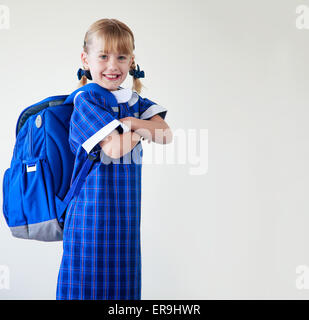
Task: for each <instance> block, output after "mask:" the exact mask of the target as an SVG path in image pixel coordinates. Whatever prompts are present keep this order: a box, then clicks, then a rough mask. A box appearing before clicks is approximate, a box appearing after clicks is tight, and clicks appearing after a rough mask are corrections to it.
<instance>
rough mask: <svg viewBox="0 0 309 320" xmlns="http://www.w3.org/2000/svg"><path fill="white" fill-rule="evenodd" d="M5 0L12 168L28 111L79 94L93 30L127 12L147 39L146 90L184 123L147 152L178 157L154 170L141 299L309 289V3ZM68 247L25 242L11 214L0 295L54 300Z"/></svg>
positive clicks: (0, 223)
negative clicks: (15, 233) (304, 11)
mask: <svg viewBox="0 0 309 320" xmlns="http://www.w3.org/2000/svg"><path fill="white" fill-rule="evenodd" d="M0 5H6V6H7V7H8V8H9V15H10V21H9V23H10V24H9V28H8V29H3V28H2V29H0V49H1V50H0V70H1V77H0V106H1V112H2V116H1V117H0V137H1V149H0V152H1V158H0V168H1V169H0V171H1V177H2V178H3V174H4V171H5V169H6V168H8V167H9V165H10V161H11V158H12V152H13V147H14V143H15V126H16V122H17V119H18V116H19V114H20V113H21V112H22V110H23V109H24V108H26V107H27V106H29V105H31V104H33V103H36V102H38V101H40V100H42V99H44V98H46V97H48V96H52V95H61V94H69V93H70V92H72V91H73V90H75V89H76V85H77V77H76V72H77V70H78V68H79V67H81V66H82V65H81V62H80V52H81V49H82V43H83V38H84V34H85V32H86V30H87V28H88V27H89V26H90V24H91V23H93V22H94V21H96V20H98V19H101V18H116V19H119V20H121V21H123V22H125V23H126V24H128V26H129V27H130V28H131V29H132V31H133V32H134V35H135V38H136V50H135V54H136V62H137V63H138V64H139V65H140V67H141V69H142V70H144V71H145V75H146V78H145V79H142V80H143V83H144V85H145V86H146V87H147V89H146V90H144V91H143V92H142V93H141V95H142V96H143V97H147V98H149V99H151V100H153V101H155V102H157V103H158V104H160V105H162V106H164V107H166V108H167V109H168V113H167V116H166V119H165V120H166V121H167V123H168V124H169V125H170V127H171V129H172V130H173V131H174V132H175V133H177V134H175V135H174V143H173V144H170V145H166V146H161V145H154V144H152V145H148V144H147V143H144V142H143V146H144V160H145V162H147V159H148V160H149V158H150V156H151V155H152V154H153V151H156V152H157V153H158V154H163V153H165V152H166V153H168V152H170V153H171V154H174V155H176V157H175V159H174V161H173V162H171V163H168V162H167V161H163V162H161V163H155V162H151V161H149V163H144V166H143V181H142V185H143V189H142V299H253V298H257V299H274V298H279V299H280V298H284V299H286V298H291V299H296V298H299V299H308V298H309V290H308V288H307V289H306V288H304V289H301V288H302V279H304V277H305V273H302V274H297V273H296V269H297V267H299V266H304V267H300V268H303V269H302V270H305V269H307V268H309V233H308V232H307V230H308V228H309V215H308V209H309V203H308V200H307V199H308V192H309V185H308V180H309V166H308V163H309V149H308V143H309V126H308V124H307V122H308V116H309V112H308V101H309V90H308V85H309V64H308V56H309V52H308V51H309V26H308V29H300V26H301V25H302V24H303V25H305V23H307V24H309V21H307V22H306V21H305V20H304V19H302V20H299V25H297V23H296V21H297V18H298V16H299V14H297V13H296V10H297V7H298V6H299V5H305V6H308V8H309V0H302V1H295V0H284V1H282V0H271V1H269V0H261V1H253V0H250V1H248V0H234V1H229V0H223V1H214V0H212V1H210V0H193V1H184V0H157V1H140V0H131V1H123V0H118V1H98V0H88V1H80V0H75V1H73V0H71V1H60V0H54V1H38V0H37V1H34V0H28V1H17V0H4V1H2V2H1V4H0ZM308 10H309V9H308ZM131 84H132V78H131V77H129V78H128V79H127V80H126V83H125V84H124V86H127V87H131ZM189 129H191V132H193V133H195V134H196V137H197V141H195V140H194V139H193V140H192V139H191V138H190V136H189V132H190V131H189ZM202 129H203V130H202ZM178 133H179V134H178ZM207 134H208V140H207ZM188 146H191V147H192V149H190V148H188ZM176 147H177V148H176ZM195 147H196V148H197V149H196V148H195ZM176 150H181V151H182V152H183V155H184V158H183V159H184V161H183V162H181V161H180V160H181V159H180V156H178V154H176ZM207 151H208V153H207ZM192 168H200V170H197V171H198V172H199V174H195V175H193V174H192V171H191V170H192ZM1 208H2V195H1ZM61 254H62V243H61V242H58V243H43V242H36V241H29V240H21V239H16V238H13V237H12V236H11V234H10V231H9V229H8V227H7V226H6V224H5V220H4V218H3V216H2V215H1V217H0V266H2V267H3V266H6V267H7V268H8V270H9V288H8V289H7V288H3V287H2V288H1V289H0V299H55V296H56V282H57V275H58V269H59V266H60V259H61ZM305 280H306V281H309V277H308V275H307V277H306V279H305Z"/></svg>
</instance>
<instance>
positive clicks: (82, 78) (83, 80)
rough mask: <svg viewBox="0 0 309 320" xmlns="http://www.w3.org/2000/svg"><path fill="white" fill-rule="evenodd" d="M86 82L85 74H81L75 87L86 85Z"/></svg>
mask: <svg viewBox="0 0 309 320" xmlns="http://www.w3.org/2000/svg"><path fill="white" fill-rule="evenodd" d="M87 82H88V81H87V77H86V76H82V77H81V79H80V80H79V82H78V86H77V88H80V87H82V86H84V85H86V84H87Z"/></svg>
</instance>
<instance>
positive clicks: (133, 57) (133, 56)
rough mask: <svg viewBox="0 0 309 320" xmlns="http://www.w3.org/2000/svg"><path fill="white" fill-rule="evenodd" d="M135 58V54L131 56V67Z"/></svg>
mask: <svg viewBox="0 0 309 320" xmlns="http://www.w3.org/2000/svg"><path fill="white" fill-rule="evenodd" d="M134 59H135V55H134V54H133V55H132V57H131V61H130V67H131V65H132V63H133V60H134Z"/></svg>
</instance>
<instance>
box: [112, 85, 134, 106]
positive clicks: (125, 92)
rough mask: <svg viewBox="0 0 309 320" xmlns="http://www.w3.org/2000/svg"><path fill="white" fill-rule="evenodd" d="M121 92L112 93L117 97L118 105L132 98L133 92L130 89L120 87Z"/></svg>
mask: <svg viewBox="0 0 309 320" xmlns="http://www.w3.org/2000/svg"><path fill="white" fill-rule="evenodd" d="M118 88H119V90H115V91H111V93H112V94H113V95H114V96H115V97H116V99H117V102H118V103H125V102H128V101H129V100H130V99H131V97H132V93H133V91H132V90H131V89H130V88H122V87H118Z"/></svg>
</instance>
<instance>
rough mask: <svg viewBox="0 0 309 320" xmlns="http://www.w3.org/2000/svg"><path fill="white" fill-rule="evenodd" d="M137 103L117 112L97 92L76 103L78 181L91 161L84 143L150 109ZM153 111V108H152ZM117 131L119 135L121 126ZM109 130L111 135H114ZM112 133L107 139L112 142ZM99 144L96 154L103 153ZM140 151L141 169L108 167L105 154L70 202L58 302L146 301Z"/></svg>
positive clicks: (73, 138) (140, 101) (138, 166)
mask: <svg viewBox="0 0 309 320" xmlns="http://www.w3.org/2000/svg"><path fill="white" fill-rule="evenodd" d="M135 100H136V101H135ZM135 100H134V99H133V100H131V101H133V102H134V104H133V105H131V106H130V105H129V104H128V102H126V103H119V104H118V106H117V108H118V109H117V108H115V106H114V107H113V108H112V107H107V106H105V104H104V99H103V98H102V97H100V96H98V95H97V94H96V93H95V92H90V93H88V92H83V93H81V94H79V95H78V96H77V97H76V100H75V105H74V111H73V113H72V117H71V125H70V137H69V142H70V146H71V149H72V151H73V152H74V153H75V154H76V159H75V165H74V171H73V177H74V176H75V175H77V174H78V172H79V169H80V168H81V166H82V164H83V162H84V161H85V159H86V157H87V152H86V151H85V149H84V148H83V147H82V144H83V143H84V142H85V141H87V140H88V139H90V138H91V137H93V135H94V134H96V133H97V132H98V131H99V130H102V128H107V126H108V125H109V124H111V123H112V122H113V121H114V120H118V119H120V118H123V117H127V116H136V117H139V115H140V113H139V110H140V108H142V110H143V112H145V111H146V110H147V109H148V108H147V106H146V104H147V101H145V100H143V99H142V98H140V97H138V98H137V99H135ZM148 101H150V100H148ZM153 105H154V103H153V102H148V107H151V106H153ZM161 108H162V107H161ZM157 111H158V112H157V113H159V112H162V109H160V108H158V110H157ZM164 116H165V114H164ZM113 126H116V128H117V129H119V124H118V123H117V121H114V122H113ZM108 128H109V129H108V131H110V132H111V131H113V130H114V129H112V127H110V126H109V127H108ZM108 131H104V132H103V134H105V135H106V136H107V135H108V134H109V133H110V132H108ZM103 138H104V137H101V140H102V139H103ZM101 140H100V141H101ZM88 141H89V140H88ZM98 142H99V141H97V142H95V143H96V144H95V146H94V148H100V146H99V145H98ZM135 148H137V150H138V151H139V152H138V153H137V154H138V155H139V157H140V161H139V162H138V163H135V162H133V161H132V162H131V163H123V162H122V161H120V162H119V163H114V162H111V163H109V164H106V163H105V162H104V161H102V159H103V158H104V157H107V155H105V154H104V152H103V151H102V152H101V161H97V162H95V163H94V165H93V167H92V169H91V172H90V173H89V175H88V176H87V178H86V180H85V183H84V185H83V186H82V189H81V191H80V193H79V194H78V195H77V196H76V197H74V198H73V199H72V201H71V202H70V204H69V206H68V209H67V212H66V218H65V225H64V232H63V256H62V261H61V265H60V270H59V274H58V283H57V293H56V299H57V300H70V299H74V300H79V299H82V300H86V299H88V300H90V299H91V300H99V299H101V300H140V299H141V243H140V222H141V173H142V165H141V158H142V146H141V142H139V143H138V144H137V145H136V146H135ZM135 148H134V149H135ZM134 149H133V150H132V151H131V154H132V152H133V151H134ZM102 157H103V158H102ZM135 157H136V151H135ZM123 158H124V157H122V158H121V159H123ZM72 180H73V178H72Z"/></svg>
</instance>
